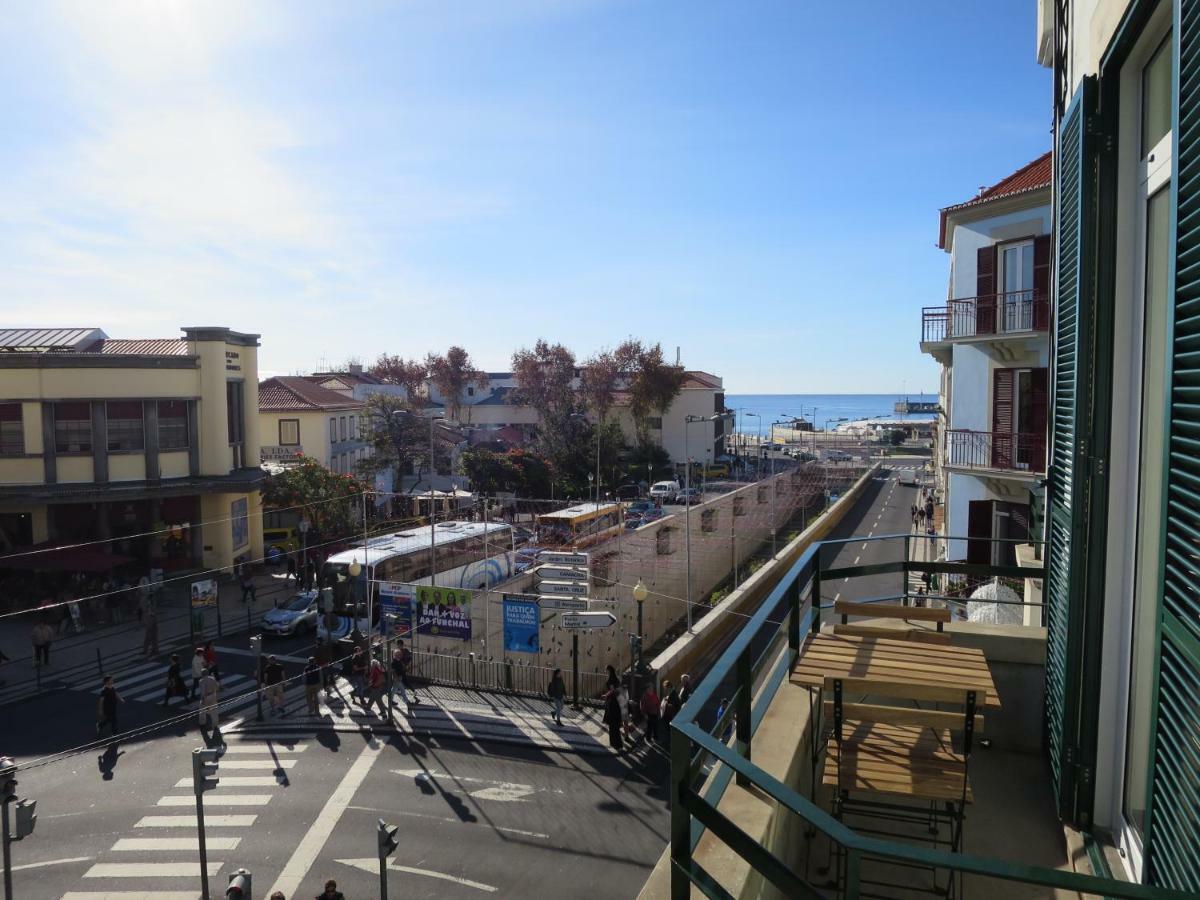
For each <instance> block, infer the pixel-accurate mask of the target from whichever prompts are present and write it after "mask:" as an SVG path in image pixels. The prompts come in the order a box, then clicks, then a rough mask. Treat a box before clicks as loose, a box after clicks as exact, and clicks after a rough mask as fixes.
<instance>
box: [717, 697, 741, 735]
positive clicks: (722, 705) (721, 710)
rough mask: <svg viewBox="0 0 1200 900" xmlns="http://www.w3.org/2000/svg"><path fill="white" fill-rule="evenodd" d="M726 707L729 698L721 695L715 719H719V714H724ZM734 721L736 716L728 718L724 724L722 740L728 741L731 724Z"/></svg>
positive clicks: (727, 706) (731, 729) (731, 730)
mask: <svg viewBox="0 0 1200 900" xmlns="http://www.w3.org/2000/svg"><path fill="white" fill-rule="evenodd" d="M727 709H729V698H728V697H722V698H721V702H720V703H718V704H717V721H718V722H720V721H721V716H723V715H725V710H727ZM736 721H737V718H736V717H734V718H731V719H730V720H729V722H728V724H726V726H725V730H724V731H723V732H722V733H721V740H722V741H728V740H729V738H730V737H732V736H733V724H734V722H736ZM714 727H715V726H714Z"/></svg>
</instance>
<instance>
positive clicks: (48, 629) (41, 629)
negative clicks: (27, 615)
mask: <svg viewBox="0 0 1200 900" xmlns="http://www.w3.org/2000/svg"><path fill="white" fill-rule="evenodd" d="M29 637H30V640H32V641H33V664H34V665H35V666H49V665H50V643H51V641H53V640H54V628H53V626H51V625H50V623H49V622H47V621H46V620H45V619H42V620H40V621H39V622H38V623H37V624H36V625H34V626H33V630H32V631H31V632H30V634H29Z"/></svg>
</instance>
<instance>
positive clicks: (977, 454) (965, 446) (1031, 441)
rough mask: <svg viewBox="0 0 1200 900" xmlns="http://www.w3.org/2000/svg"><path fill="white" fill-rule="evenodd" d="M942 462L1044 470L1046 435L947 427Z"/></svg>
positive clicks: (982, 468) (969, 466)
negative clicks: (944, 452) (944, 454)
mask: <svg viewBox="0 0 1200 900" xmlns="http://www.w3.org/2000/svg"><path fill="white" fill-rule="evenodd" d="M945 464H946V466H947V467H948V468H952V469H967V470H970V471H974V472H990V473H995V472H1006V473H1013V474H1015V475H1018V476H1020V475H1027V476H1031V477H1032V476H1033V475H1037V474H1041V473H1044V472H1045V471H1046V435H1045V434H1044V433H1041V432H1038V433H1032V434H1013V433H1011V432H1003V431H970V430H967V429H963V428H950V429H947V430H946V462H945Z"/></svg>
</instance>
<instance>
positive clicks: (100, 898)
mask: <svg viewBox="0 0 1200 900" xmlns="http://www.w3.org/2000/svg"><path fill="white" fill-rule="evenodd" d="M196 871H197V872H199V871H200V867H199V866H197V867H196ZM197 896H198V892H197V891H67V892H66V893H65V894H63V895H62V898H61V900H196V898H197Z"/></svg>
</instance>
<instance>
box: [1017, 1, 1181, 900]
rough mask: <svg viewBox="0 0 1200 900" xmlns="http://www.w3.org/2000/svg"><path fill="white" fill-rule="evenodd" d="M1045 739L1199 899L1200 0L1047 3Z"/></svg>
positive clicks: (1155, 861) (1112, 826) (1097, 806)
mask: <svg viewBox="0 0 1200 900" xmlns="http://www.w3.org/2000/svg"><path fill="white" fill-rule="evenodd" d="M1038 20H1039V34H1038V57H1039V60H1040V61H1041V62H1042V63H1043V64H1044V65H1047V66H1049V67H1052V68H1053V71H1054V97H1053V104H1054V105H1053V110H1054V112H1053V123H1054V135H1055V187H1054V208H1055V211H1056V212H1055V235H1056V238H1055V254H1054V255H1055V267H1054V275H1053V279H1052V283H1053V292H1054V320H1053V321H1054V325H1053V332H1052V337H1053V344H1052V353H1051V357H1052V362H1051V378H1050V385H1051V394H1052V410H1053V412H1052V416H1051V423H1050V433H1049V440H1050V462H1049V470H1048V473H1047V475H1048V479H1049V492H1048V499H1047V508H1048V514H1047V538H1048V549H1047V560H1046V574H1047V577H1046V581H1045V592H1046V601H1047V611H1048V658H1047V672H1048V679H1047V686H1046V696H1047V701H1046V730H1047V737H1048V743H1049V746H1050V755H1051V769H1052V773H1053V780H1054V784H1055V789H1056V793H1057V798H1058V803H1059V811H1060V813H1061V814H1062V816H1063V818H1064V819H1066V820H1068V821H1070V822H1074V823H1076V824H1077V825H1079V826H1080V827H1081V828H1084V829H1087V830H1089V831H1092V832H1093V833H1094V834H1096V835H1098V836H1100V837H1101V838H1103V839H1107V840H1111V842H1112V844H1113V845H1114V846H1115V848H1116V849H1117V850H1118V851H1119V857H1120V860H1121V863H1120V864H1121V865H1123V866H1124V867H1125V869H1126V874H1127V875H1128V876H1129V877H1130V878H1133V879H1135V880H1138V881H1144V882H1146V883H1149V884H1152V885H1156V886H1163V887H1173V888H1178V889H1182V890H1191V891H1198V892H1200V565H1197V560H1198V559H1200V268H1198V267H1197V260H1198V259H1200V182H1197V180H1196V178H1195V177H1194V174H1195V171H1196V167H1197V165H1200V87H1198V85H1200V2H1196V0H1074V2H1067V0H1055V2H1051V0H1042V2H1039V4H1038Z"/></svg>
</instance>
